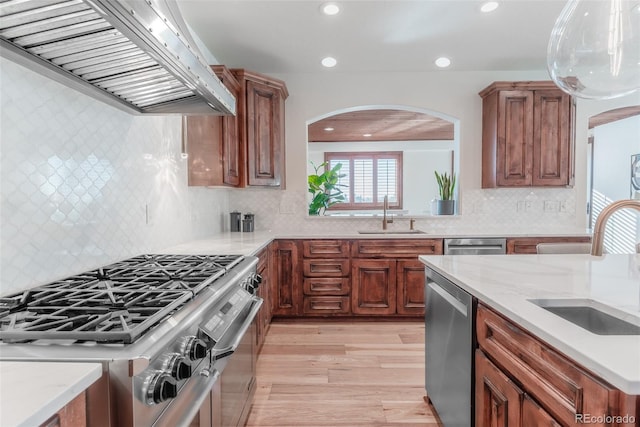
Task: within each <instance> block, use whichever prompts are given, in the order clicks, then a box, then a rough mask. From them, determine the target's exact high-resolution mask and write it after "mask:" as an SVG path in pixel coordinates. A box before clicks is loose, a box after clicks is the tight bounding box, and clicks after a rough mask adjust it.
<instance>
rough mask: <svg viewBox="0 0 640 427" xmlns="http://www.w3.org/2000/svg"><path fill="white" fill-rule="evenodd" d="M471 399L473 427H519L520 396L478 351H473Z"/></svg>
mask: <svg viewBox="0 0 640 427" xmlns="http://www.w3.org/2000/svg"><path fill="white" fill-rule="evenodd" d="M475 395H476V396H475V398H476V427H497V426H500V427H519V426H521V425H522V401H523V399H524V392H523V391H522V390H521V389H520V388H519V387H518V386H517V385H516V384H514V383H513V382H512V381H511V380H510V379H509V378H508V377H507V376H506V375H505V374H504V373H503V372H502V371H500V369H498V367H496V366H495V365H494V364H493V363H491V361H489V359H487V357H486V356H485V355H484V353H482V351H480V350H476V393H475ZM526 425H527V426H529V425H530V424H528V423H527V424H526Z"/></svg>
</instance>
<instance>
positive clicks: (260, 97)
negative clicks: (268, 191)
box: [246, 80, 284, 186]
mask: <svg viewBox="0 0 640 427" xmlns="http://www.w3.org/2000/svg"><path fill="white" fill-rule="evenodd" d="M246 85H247V86H246V97H247V124H246V125H247V180H248V181H247V184H248V185H260V186H281V185H282V184H284V180H283V175H282V171H283V169H284V140H283V139H284V99H283V97H282V95H281V93H280V90H279V89H277V88H274V87H271V86H268V85H265V84H261V83H258V82H254V81H251V80H249V81H247V82H246Z"/></svg>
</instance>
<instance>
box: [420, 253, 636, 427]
mask: <svg viewBox="0 0 640 427" xmlns="http://www.w3.org/2000/svg"><path fill="white" fill-rule="evenodd" d="M420 260H421V261H422V262H423V263H424V264H425V265H426V267H427V268H428V269H431V270H433V271H434V272H436V273H438V274H440V275H442V276H443V277H445V278H446V279H448V280H450V281H451V282H453V283H454V284H455V285H457V286H458V287H459V288H461V289H463V290H465V291H466V292H468V293H470V294H471V295H472V296H473V297H475V298H476V299H477V301H478V316H477V324H476V332H477V340H478V344H479V345H478V349H477V350H476V357H475V360H476V376H475V379H476V388H475V394H476V418H477V417H478V406H480V407H482V405H485V403H486V401H492V402H493V403H494V404H495V399H496V396H499V395H500V393H505V395H506V394H508V393H509V391H507V390H506V388H508V387H511V391H512V392H513V393H514V395H515V396H519V397H517V399H520V400H521V401H524V404H523V406H522V407H523V408H525V409H522V411H523V413H526V411H527V409H526V407H527V405H529V406H528V407H529V408H532V407H536V408H538V409H536V410H535V411H536V412H541V411H545V410H548V411H549V412H551V413H552V415H554V418H555V419H561V418H560V417H561V416H563V411H564V416H567V417H568V415H569V413H570V411H569V410H567V408H568V407H569V406H570V407H571V408H570V409H575V410H576V413H575V414H574V415H575V417H576V418H575V419H574V420H571V421H573V422H576V423H577V422H578V421H579V420H578V418H577V417H578V416H579V415H582V414H579V411H577V410H578V409H579V408H580V406H581V405H583V403H584V405H586V407H588V405H589V404H590V403H589V401H590V399H592V398H595V393H596V392H595V391H594V390H597V391H598V393H602V396H603V398H604V399H609V402H611V401H615V405H614V406H615V407H618V408H624V410H625V411H631V412H636V411H637V410H638V404H639V403H640V401H639V400H638V399H639V398H638V395H640V335H637V334H635V335H606V334H596V333H592V332H589V331H588V330H586V329H583V328H582V327H580V326H577V325H576V324H574V323H572V322H570V321H567V320H564V319H563V318H562V317H560V316H558V315H556V314H554V313H552V312H550V311H549V310H547V309H545V308H543V306H545V305H549V304H550V305H554V301H560V303H562V304H565V305H571V304H572V303H575V302H578V303H579V304H593V305H594V306H596V307H600V308H602V310H603V311H609V312H610V313H611V314H614V315H615V316H616V317H618V318H621V319H623V320H625V321H626V322H628V323H631V324H632V325H636V326H638V325H640V255H605V256H602V257H594V256H591V255H509V256H503V255H496V256H473V255H469V256H421V257H420ZM485 356H486V357H485ZM485 365H487V366H490V369H493V371H491V372H490V373H489V374H487V372H489V371H488V369H485V368H486V367H485ZM496 366H497V368H496ZM574 367H575V369H574ZM563 369H569V370H570V372H567V371H564V370H563ZM505 372H506V373H505ZM485 374H486V375H493V380H492V381H493V382H494V383H498V382H499V381H500V380H501V379H504V382H503V384H504V385H505V390H502V389H501V390H498V391H499V393H497V394H495V395H494V396H490V397H488V398H487V399H488V400H484V401H483V397H478V393H479V392H480V394H482V392H483V390H482V387H483V384H482V382H483V379H484V378H483V375H485ZM427 375H429V373H428V372H427ZM583 380H584V381H583ZM537 381H540V382H541V383H544V384H543V386H541V387H539V388H536V387H537V384H536V382H537ZM545 381H548V383H545ZM554 382H555V383H554ZM551 383H553V384H551ZM514 384H515V385H514ZM498 388H499V387H498ZM545 388H546V390H547V391H548V390H553V392H554V393H557V396H556V399H549V401H550V402H552V403H551V404H550V406H552V408H545V405H544V401H545V399H546V396H542V397H538V398H537V401H538V403H539V402H540V401H542V403H541V404H540V405H541V406H542V407H543V408H540V407H539V406H538V403H532V404H527V398H526V397H527V396H528V395H529V394H533V395H534V397H536V396H535V391H534V392H532V393H530V392H529V390H530V389H533V390H538V391H539V390H542V389H545ZM558 390H559V391H558ZM618 391H620V392H622V393H618ZM558 396H561V397H562V398H561V399H559V398H558ZM600 397H601V396H600V395H598V399H599V398H600ZM563 399H565V400H566V402H561V403H563V404H564V406H562V407H560V406H558V408H556V407H553V406H554V405H555V403H553V402H554V401H558V400H563ZM507 400H508V398H507ZM532 405H533V406H532ZM606 405H610V403H606ZM606 405H605V407H606ZM506 407H507V406H506V405H505V408H506ZM513 407H514V405H511V406H510V408H511V409H513ZM505 410H506V409H505ZM530 413H531V412H530ZM559 414H560V415H559ZM598 415H603V414H598ZM633 415H634V416H635V417H637V412H636V413H635V414H633ZM505 416H507V415H506V414H505ZM508 416H509V417H512V418H514V419H515V418H516V417H517V416H516V415H512V414H509V415H508ZM565 421H567V419H565ZM635 421H637V419H636V420H635ZM635 421H634V422H635ZM481 425H482V423H481ZM509 425H511V424H510V423H509ZM601 425H607V424H606V423H605V424H601ZM621 425H627V424H625V423H622V424H621ZM630 425H633V424H630Z"/></svg>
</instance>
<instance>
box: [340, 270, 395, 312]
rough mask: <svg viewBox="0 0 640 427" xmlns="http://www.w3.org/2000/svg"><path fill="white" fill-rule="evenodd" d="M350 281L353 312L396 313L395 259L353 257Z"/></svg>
mask: <svg viewBox="0 0 640 427" xmlns="http://www.w3.org/2000/svg"><path fill="white" fill-rule="evenodd" d="M351 283H352V290H351V302H352V307H351V309H352V311H353V313H354V314H378V315H390V314H395V313H396V260H389V259H354V260H353V261H352V267H351Z"/></svg>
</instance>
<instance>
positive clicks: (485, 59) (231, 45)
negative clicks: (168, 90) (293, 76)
mask: <svg viewBox="0 0 640 427" xmlns="http://www.w3.org/2000/svg"><path fill="white" fill-rule="evenodd" d="M177 1H178V4H179V6H180V8H181V10H182V12H183V15H184V19H185V21H186V22H187V23H188V24H189V25H190V26H191V28H192V29H193V30H194V31H195V33H196V34H197V35H198V37H199V38H200V39H201V40H202V41H203V42H204V44H205V45H206V46H207V48H208V49H209V50H210V51H211V53H212V54H213V55H214V56H215V57H216V59H217V60H218V61H219V62H220V63H222V64H225V65H227V66H229V67H239V68H248V69H251V70H254V71H258V72H261V73H265V74H286V73H313V72H392V71H408V72H416V71H417V72H420V71H435V70H440V69H438V68H437V67H436V66H435V65H434V61H435V59H436V58H437V57H438V56H443V55H444V56H448V57H449V58H450V59H451V61H452V64H451V66H450V67H449V68H447V69H446V70H442V71H441V72H450V71H493V70H503V71H510V70H544V69H546V59H545V55H546V46H547V42H548V40H549V35H550V33H551V29H552V27H553V24H554V22H555V20H556V18H557V17H558V15H559V14H560V11H561V10H562V8H563V6H564V4H565V1H564V0H503V1H501V5H500V7H499V8H498V9H497V10H495V11H493V12H490V13H481V12H480V10H479V8H480V5H481V4H482V3H483V2H482V1H480V0H421V1H420V0H413V1H406V0H383V1H368V0H338V1H336V3H338V4H339V5H340V7H341V12H340V13H339V14H337V15H335V16H326V15H323V14H322V13H321V12H320V6H321V5H322V4H323V3H324V2H323V1H315V0H284V1H270V0H258V1H256V0H253V1H250V0H177ZM325 56H333V57H335V58H336V59H337V60H338V65H337V66H336V67H334V68H332V69H325V68H323V67H322V66H321V65H320V60H321V59H322V58H323V57H325Z"/></svg>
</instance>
